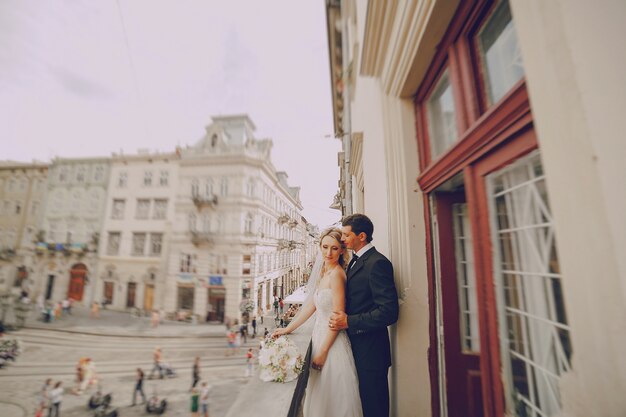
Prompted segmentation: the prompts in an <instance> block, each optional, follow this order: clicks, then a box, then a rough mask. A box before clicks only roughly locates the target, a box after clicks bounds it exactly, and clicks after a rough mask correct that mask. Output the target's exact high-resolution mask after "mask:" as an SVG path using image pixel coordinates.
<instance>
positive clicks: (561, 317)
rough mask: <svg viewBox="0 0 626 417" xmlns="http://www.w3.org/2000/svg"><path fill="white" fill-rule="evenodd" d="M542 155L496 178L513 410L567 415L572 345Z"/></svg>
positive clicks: (506, 371)
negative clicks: (565, 387)
mask: <svg viewBox="0 0 626 417" xmlns="http://www.w3.org/2000/svg"><path fill="white" fill-rule="evenodd" d="M540 164H541V160H540V157H539V154H538V153H535V154H533V155H531V156H529V157H526V158H524V159H521V160H519V161H517V162H515V163H514V164H512V165H510V166H508V167H506V168H504V169H502V170H501V171H499V172H496V173H494V174H492V175H490V176H489V179H488V181H489V188H490V200H491V201H490V205H491V207H490V221H491V228H492V231H493V242H494V244H495V245H496V248H494V249H495V250H494V279H495V280H496V285H497V287H498V296H499V300H498V301H499V303H498V304H499V306H500V311H499V322H500V324H501V329H500V337H501V347H502V364H503V377H504V380H505V381H506V383H505V386H506V387H507V389H506V399H507V411H508V412H509V413H511V415H513V413H517V414H514V415H526V414H523V413H524V410H532V413H531V414H528V415H533V416H534V415H536V416H552V415H557V414H559V413H560V409H561V396H560V392H559V382H560V376H561V375H562V374H563V373H565V372H567V371H569V370H570V366H571V365H570V363H571V355H572V345H571V340H570V337H569V332H570V329H569V325H568V322H567V313H566V308H565V307H566V306H565V301H564V298H563V288H562V286H563V276H562V275H561V273H560V268H559V260H558V255H557V250H556V248H557V244H556V237H555V233H554V227H553V224H552V214H551V211H550V208H549V205H548V204H547V203H546V200H547V197H548V196H547V195H546V194H545V177H544V176H543V170H542V169H537V167H538V165H540Z"/></svg>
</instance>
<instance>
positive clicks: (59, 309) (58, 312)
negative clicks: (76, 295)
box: [54, 301, 63, 320]
mask: <svg viewBox="0 0 626 417" xmlns="http://www.w3.org/2000/svg"><path fill="white" fill-rule="evenodd" d="M62 311H63V306H62V304H61V302H60V301H59V302H58V303H55V305H54V318H55V319H57V320H58V319H60V318H61V312H62Z"/></svg>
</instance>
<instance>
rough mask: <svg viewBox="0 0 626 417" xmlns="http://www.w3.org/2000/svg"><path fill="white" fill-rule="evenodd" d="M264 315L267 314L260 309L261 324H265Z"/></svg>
mask: <svg viewBox="0 0 626 417" xmlns="http://www.w3.org/2000/svg"><path fill="white" fill-rule="evenodd" d="M263 314H265V312H264V311H263V309H262V308H260V307H259V318H260V319H261V324H263Z"/></svg>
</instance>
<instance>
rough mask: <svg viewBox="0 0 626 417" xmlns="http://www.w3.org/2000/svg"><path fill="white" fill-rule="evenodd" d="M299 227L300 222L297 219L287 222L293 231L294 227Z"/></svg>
mask: <svg viewBox="0 0 626 417" xmlns="http://www.w3.org/2000/svg"><path fill="white" fill-rule="evenodd" d="M297 225H298V221H297V220H296V219H290V220H289V221H288V222H287V226H289V227H290V228H292V229H293V228H294V227H296V226H297Z"/></svg>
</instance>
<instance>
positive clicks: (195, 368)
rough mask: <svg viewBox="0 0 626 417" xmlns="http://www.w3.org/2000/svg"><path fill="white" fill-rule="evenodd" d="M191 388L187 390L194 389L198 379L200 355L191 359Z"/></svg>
mask: <svg viewBox="0 0 626 417" xmlns="http://www.w3.org/2000/svg"><path fill="white" fill-rule="evenodd" d="M191 379H192V381H191V388H190V389H189V391H191V390H192V389H194V388H195V387H196V385H197V384H198V381H200V357H199V356H196V359H195V360H194V361H193V368H192V369H191Z"/></svg>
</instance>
